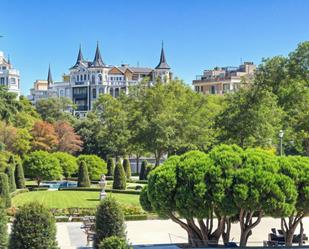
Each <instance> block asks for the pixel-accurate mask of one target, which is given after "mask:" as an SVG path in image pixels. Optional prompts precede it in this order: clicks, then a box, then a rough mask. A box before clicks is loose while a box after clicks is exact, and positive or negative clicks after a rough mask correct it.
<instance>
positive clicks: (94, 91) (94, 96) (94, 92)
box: [92, 88, 97, 99]
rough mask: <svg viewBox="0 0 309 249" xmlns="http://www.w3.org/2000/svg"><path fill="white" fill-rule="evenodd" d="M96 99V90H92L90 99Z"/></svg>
mask: <svg viewBox="0 0 309 249" xmlns="http://www.w3.org/2000/svg"><path fill="white" fill-rule="evenodd" d="M96 97H97V89H95V88H94V89H92V98H93V99H95V98H96Z"/></svg>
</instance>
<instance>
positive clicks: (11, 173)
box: [5, 165, 16, 193]
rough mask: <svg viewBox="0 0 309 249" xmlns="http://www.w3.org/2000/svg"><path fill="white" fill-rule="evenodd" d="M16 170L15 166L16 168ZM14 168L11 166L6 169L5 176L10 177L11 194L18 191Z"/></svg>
mask: <svg viewBox="0 0 309 249" xmlns="http://www.w3.org/2000/svg"><path fill="white" fill-rule="evenodd" d="M14 168H15V166H14ZM14 168H13V167H12V166H11V165H9V166H7V167H6V169H5V174H6V175H7V176H8V181H9V190H10V192H11V193H12V192H14V191H15V190H16V182H15V172H14Z"/></svg>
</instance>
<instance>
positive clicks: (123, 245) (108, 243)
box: [99, 236, 130, 249]
mask: <svg viewBox="0 0 309 249" xmlns="http://www.w3.org/2000/svg"><path fill="white" fill-rule="evenodd" d="M129 248H130V247H129V246H128V242H127V241H126V240H125V239H124V238H120V237H117V236H111V237H108V238H106V239H103V240H102V241H101V243H100V245H99V249H129Z"/></svg>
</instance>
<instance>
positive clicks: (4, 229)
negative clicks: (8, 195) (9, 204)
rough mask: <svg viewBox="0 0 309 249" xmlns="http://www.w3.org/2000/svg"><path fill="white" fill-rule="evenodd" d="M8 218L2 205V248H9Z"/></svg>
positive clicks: (0, 226)
mask: <svg viewBox="0 0 309 249" xmlns="http://www.w3.org/2000/svg"><path fill="white" fill-rule="evenodd" d="M0 201H1V200H0ZM7 222H8V219H7V216H6V213H5V210H4V208H3V207H2V204H1V203H0V248H1V249H2V248H7V247H6V246H7V242H8V233H7V232H8V228H7Z"/></svg>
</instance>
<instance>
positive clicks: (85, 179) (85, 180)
mask: <svg viewBox="0 0 309 249" xmlns="http://www.w3.org/2000/svg"><path fill="white" fill-rule="evenodd" d="M77 187H90V180H89V174H88V167H87V165H86V163H85V162H84V161H81V162H80V164H79V170H78V182H77Z"/></svg>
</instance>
